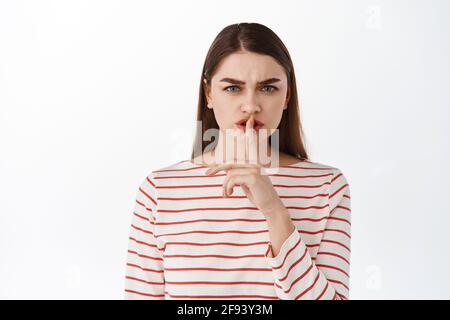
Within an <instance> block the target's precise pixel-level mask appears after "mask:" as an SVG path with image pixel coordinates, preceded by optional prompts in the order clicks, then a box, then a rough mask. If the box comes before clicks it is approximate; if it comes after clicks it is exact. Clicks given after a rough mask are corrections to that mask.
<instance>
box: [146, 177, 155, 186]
mask: <svg viewBox="0 0 450 320" xmlns="http://www.w3.org/2000/svg"><path fill="white" fill-rule="evenodd" d="M147 181H148V183H150V185H151V186H152V187H153V188H156V185H155V184H154V183H153V181H152V180H150V179H149V177H147Z"/></svg>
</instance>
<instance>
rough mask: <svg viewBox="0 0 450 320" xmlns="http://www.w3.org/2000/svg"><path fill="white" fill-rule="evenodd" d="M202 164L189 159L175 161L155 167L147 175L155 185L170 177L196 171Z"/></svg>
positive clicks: (147, 178)
mask: <svg viewBox="0 0 450 320" xmlns="http://www.w3.org/2000/svg"><path fill="white" fill-rule="evenodd" d="M199 168H203V167H202V166H199V165H195V164H193V163H191V162H190V161H189V160H182V161H178V162H174V163H171V164H168V165H165V166H160V167H157V168H153V170H151V171H150V172H149V173H148V174H147V176H146V178H145V179H146V180H150V181H151V182H152V183H153V184H154V185H157V184H158V181H159V180H161V179H164V178H168V177H175V176H180V175H188V174H189V173H190V172H194V171H196V170H197V169H199Z"/></svg>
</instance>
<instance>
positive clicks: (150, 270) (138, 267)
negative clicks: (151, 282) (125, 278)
mask: <svg viewBox="0 0 450 320" xmlns="http://www.w3.org/2000/svg"><path fill="white" fill-rule="evenodd" d="M127 266H129V267H132V268H137V269H141V270H142V271H146V272H155V273H164V270H162V269H161V270H158V269H148V268H143V267H141V266H139V265H137V264H134V263H127Z"/></svg>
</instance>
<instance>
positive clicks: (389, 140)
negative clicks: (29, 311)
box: [0, 0, 450, 299]
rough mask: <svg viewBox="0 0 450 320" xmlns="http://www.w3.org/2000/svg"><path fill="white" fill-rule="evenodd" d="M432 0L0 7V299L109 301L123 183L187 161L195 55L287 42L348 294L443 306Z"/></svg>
mask: <svg viewBox="0 0 450 320" xmlns="http://www.w3.org/2000/svg"><path fill="white" fill-rule="evenodd" d="M449 13H450V2H449V1H446V0H442V1H436V0H435V1H429V0H427V1H425V0H423V1H413V0H409V1H405V0H403V1H401V0H396V1H392V0H386V1H375V0H373V1H365V0H354V1H349V0H348V1H343V0H340V1H334V0H330V1H317V0H315V1H298V0H297V1H284V2H283V1H277V2H274V1H261V0H258V1H220V2H219V1H217V2H213V1H195V2H194V1H111V0H108V1H80V0H78V1H12V0H11V1H4V0H2V1H0V155H1V156H0V298H3V299H15V298H19V299H51V298H52V299H69V298H73V299H122V296H123V285H124V270H125V257H126V250H127V241H128V232H129V224H130V221H131V216H132V210H133V206H134V197H135V195H136V192H137V188H138V186H139V184H140V182H141V181H142V179H143V178H145V176H146V175H147V174H148V173H150V171H152V170H156V169H159V168H161V167H164V166H168V165H170V164H173V163H175V162H178V161H182V160H186V159H188V158H189V157H190V152H191V147H192V139H193V132H194V126H195V119H196V118H195V117H196V107H197V98H198V97H197V96H198V86H199V81H200V75H201V68H202V65H203V62H204V58H205V56H206V52H207V50H208V48H209V46H210V45H211V42H212V40H213V39H214V37H215V36H216V35H217V34H218V33H219V32H220V31H221V30H222V28H224V27H225V26H227V25H229V24H232V23H237V22H259V23H262V24H265V25H266V26H268V27H269V28H271V29H272V30H273V31H274V32H276V33H277V34H278V35H279V36H280V38H281V39H282V40H283V42H284V43H285V44H286V46H287V47H288V49H289V51H290V54H291V56H292V59H293V61H294V66H295V71H296V75H297V80H298V87H299V98H300V104H301V106H300V107H301V117H302V121H303V123H304V126H305V133H306V142H307V147H308V149H309V151H310V155H311V159H312V160H313V161H316V162H320V163H324V164H328V165H332V166H335V167H338V168H340V169H341V170H342V171H343V172H344V174H345V175H346V177H347V178H348V181H349V184H350V188H351V195H352V255H351V263H352V264H351V278H350V284H351V287H350V298H351V299H420V298H423V299H431V298H437V299H443V298H445V299H449V298H450V275H449V273H448V271H449V270H450V257H449V255H450V254H449V249H448V245H449V244H450V232H449V226H450V217H449V216H450V202H449V198H448V196H449V191H450V188H449V181H450V179H449V178H450V177H449V165H448V164H449V163H450V159H449V136H450V132H449V131H450V130H449V127H450V123H449V121H450V117H449V107H450V106H449V105H450V99H449V88H450V68H449V53H450V52H449V42H450V25H449V20H448V17H449Z"/></svg>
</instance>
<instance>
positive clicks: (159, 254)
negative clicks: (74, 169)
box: [124, 160, 350, 300]
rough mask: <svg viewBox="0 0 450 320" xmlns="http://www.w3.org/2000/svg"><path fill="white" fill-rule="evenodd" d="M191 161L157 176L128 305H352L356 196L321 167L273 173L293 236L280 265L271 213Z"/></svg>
mask: <svg viewBox="0 0 450 320" xmlns="http://www.w3.org/2000/svg"><path fill="white" fill-rule="evenodd" d="M207 169H208V167H206V166H201V165H197V164H193V163H192V162H191V161H190V160H184V161H181V162H178V163H175V164H172V165H170V166H167V167H164V168H161V169H159V170H155V171H152V172H151V173H150V174H148V175H147V176H146V177H145V179H143V181H142V183H141V184H140V186H139V188H138V190H137V194H136V202H135V205H134V212H133V214H132V216H131V226H130V231H129V232H130V233H129V239H128V252H127V258H126V266H125V281H124V282H125V283H124V284H125V291H124V298H125V299H282V300H299V299H308V300H313V299H326V300H332V299H334V300H341V299H349V280H350V279H349V272H350V189H349V185H348V183H347V179H346V178H345V176H344V175H343V173H342V172H341V170H340V169H338V168H335V167H331V166H328V165H324V164H320V163H317V162H312V161H301V162H298V163H296V164H292V165H288V166H280V167H277V168H268V169H266V172H267V173H268V174H269V175H268V177H269V179H270V180H271V182H272V184H273V186H274V188H275V190H276V192H277V194H278V195H279V197H280V199H281V201H282V202H283V204H284V205H285V207H286V208H287V209H288V211H289V214H290V216H291V219H292V222H293V224H294V225H295V226H296V228H295V229H294V231H293V232H292V233H291V234H290V236H289V237H288V238H287V239H286V240H285V242H284V243H283V244H282V247H281V249H280V251H279V252H278V254H277V255H276V256H275V257H274V256H273V254H272V250H271V243H270V237H269V230H268V225H267V221H266V219H265V217H264V215H263V214H262V213H261V212H260V211H259V210H258V209H257V207H255V206H254V205H253V203H252V202H251V201H250V200H249V199H248V198H247V197H246V196H245V194H244V192H243V190H242V189H241V187H239V186H235V187H234V192H233V194H232V195H231V196H229V197H228V198H223V197H222V190H223V182H224V180H225V177H226V172H224V171H220V172H218V173H216V174H215V175H212V176H207V175H205V172H206V170H207Z"/></svg>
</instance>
